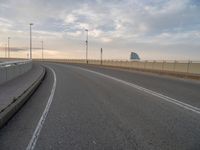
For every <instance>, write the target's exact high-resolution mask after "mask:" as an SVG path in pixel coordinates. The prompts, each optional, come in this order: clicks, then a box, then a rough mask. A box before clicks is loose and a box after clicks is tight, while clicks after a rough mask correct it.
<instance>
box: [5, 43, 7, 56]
mask: <svg viewBox="0 0 200 150" xmlns="http://www.w3.org/2000/svg"><path fill="white" fill-rule="evenodd" d="M6 48H7V44H5V58H6V57H7V52H6Z"/></svg>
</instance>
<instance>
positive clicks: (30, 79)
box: [0, 65, 45, 127]
mask: <svg viewBox="0 0 200 150" xmlns="http://www.w3.org/2000/svg"><path fill="white" fill-rule="evenodd" d="M44 73H45V71H44V68H43V67H41V66H37V65H34V66H33V69H32V70H30V71H29V72H27V73H25V74H23V75H21V76H19V77H17V78H16V79H13V80H10V81H8V82H6V83H4V84H2V85H0V127H2V126H3V125H4V124H5V123H6V122H7V120H9V118H10V117H12V115H13V114H14V113H15V112H16V111H17V110H18V109H19V108H20V106H22V105H23V103H24V102H25V101H26V100H27V98H28V97H29V96H30V94H31V93H32V92H33V91H34V90H35V88H36V87H37V86H38V84H39V82H40V81H41V80H42V78H43V76H44Z"/></svg>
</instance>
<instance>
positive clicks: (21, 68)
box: [0, 60, 32, 85]
mask: <svg viewBox="0 0 200 150" xmlns="http://www.w3.org/2000/svg"><path fill="white" fill-rule="evenodd" d="M31 68H32V61H30V60H26V61H25V60H23V61H8V62H3V63H0V85H1V84H3V83H5V82H7V81H9V80H12V79H14V78H16V77H18V76H20V75H22V74H24V73H26V72H27V71H29V70H30V69H31Z"/></svg>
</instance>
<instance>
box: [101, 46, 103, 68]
mask: <svg viewBox="0 0 200 150" xmlns="http://www.w3.org/2000/svg"><path fill="white" fill-rule="evenodd" d="M102 58H103V49H102V48H101V65H102Z"/></svg>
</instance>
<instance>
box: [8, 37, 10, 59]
mask: <svg viewBox="0 0 200 150" xmlns="http://www.w3.org/2000/svg"><path fill="white" fill-rule="evenodd" d="M8 58H10V37H8Z"/></svg>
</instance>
